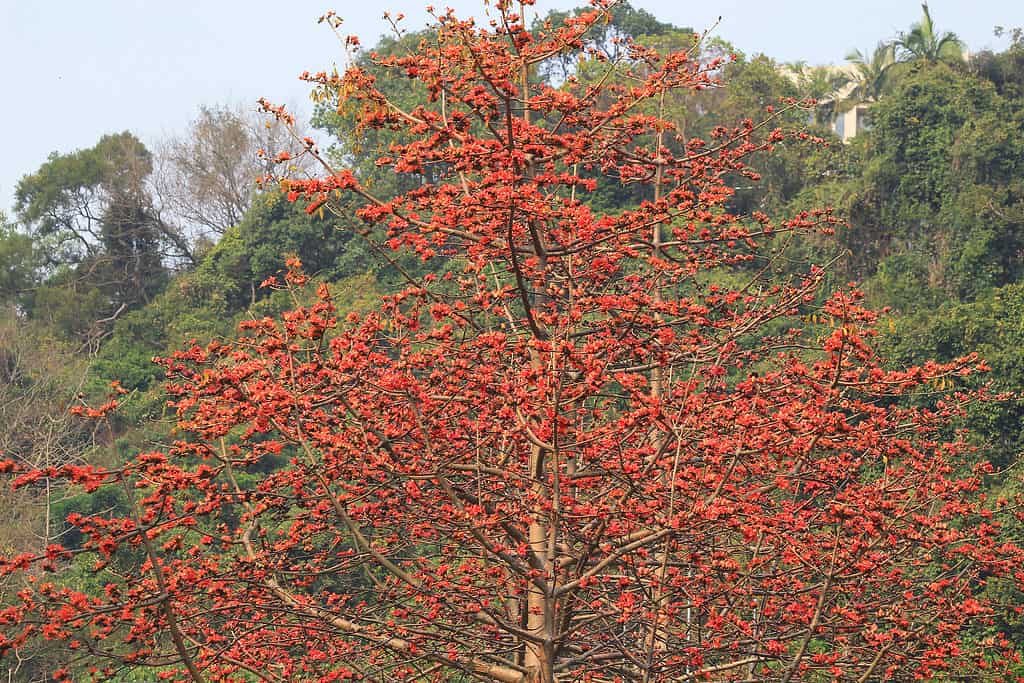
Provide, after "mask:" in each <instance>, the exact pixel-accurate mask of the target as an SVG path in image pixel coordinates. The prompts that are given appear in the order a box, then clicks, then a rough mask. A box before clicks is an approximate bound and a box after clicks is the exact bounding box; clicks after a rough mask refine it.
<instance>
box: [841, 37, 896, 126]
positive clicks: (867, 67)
mask: <svg viewBox="0 0 1024 683" xmlns="http://www.w3.org/2000/svg"><path fill="white" fill-rule="evenodd" d="M846 60H847V61H848V62H850V64H852V65H853V71H852V72H851V73H848V74H847V76H846V89H844V90H843V91H842V96H841V97H840V98H839V103H838V109H839V111H849V110H850V109H852V108H853V107H855V106H857V105H858V104H862V103H871V102H877V101H878V100H879V99H881V97H882V95H884V94H885V93H886V92H888V90H889V87H890V84H891V83H890V81H891V78H890V76H891V69H892V66H893V64H895V63H896V45H895V44H894V43H879V44H878V46H877V47H875V50H874V52H872V53H871V57H870V58H869V57H868V54H867V51H864V52H861V51H860V50H854V51H853V52H850V53H849V54H848V55H846ZM850 86H852V87H850Z"/></svg>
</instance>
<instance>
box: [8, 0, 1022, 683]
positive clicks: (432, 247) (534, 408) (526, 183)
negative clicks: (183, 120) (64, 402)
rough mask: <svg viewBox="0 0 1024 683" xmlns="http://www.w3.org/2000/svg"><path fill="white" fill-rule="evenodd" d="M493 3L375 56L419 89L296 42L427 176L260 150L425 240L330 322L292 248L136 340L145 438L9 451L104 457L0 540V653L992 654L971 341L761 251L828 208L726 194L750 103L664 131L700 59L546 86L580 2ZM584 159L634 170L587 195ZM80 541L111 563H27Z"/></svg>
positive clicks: (199, 660) (387, 160) (101, 656)
mask: <svg viewBox="0 0 1024 683" xmlns="http://www.w3.org/2000/svg"><path fill="white" fill-rule="evenodd" d="M524 4H528V3H524ZM490 11H491V16H492V17H493V18H492V19H491V22H490V25H489V26H484V27H483V28H481V27H480V26H478V25H477V24H475V23H474V22H473V21H472V20H469V21H464V20H460V19H457V18H456V17H454V16H453V15H452V14H451V13H448V14H444V15H440V16H438V24H437V32H436V37H435V38H433V39H432V40H431V41H425V42H424V43H423V44H421V46H420V48H419V50H417V51H416V52H415V53H413V54H409V55H406V56H401V57H388V58H382V60H381V66H382V67H385V68H386V69H387V70H388V71H390V72H392V73H394V74H396V76H397V77H403V78H408V79H412V80H413V81H417V82H418V83H419V84H421V85H422V86H423V87H424V88H425V90H426V92H427V93H428V101H424V102H422V103H421V104H420V105H419V106H416V107H415V108H413V109H407V108H406V109H403V108H401V107H399V106H397V105H396V104H395V103H394V102H392V101H391V100H389V99H388V97H387V96H386V95H385V94H384V93H383V92H382V90H381V89H380V88H379V87H378V84H377V83H376V81H375V79H374V77H372V76H371V75H370V74H369V73H367V72H366V71H364V70H362V69H360V68H357V67H353V68H350V69H349V70H348V71H346V72H345V73H344V74H342V75H329V74H314V75H309V76H308V78H309V79H310V80H311V81H313V82H314V83H315V84H316V86H317V87H318V88H319V89H320V91H321V92H322V93H326V94H328V95H331V96H335V95H336V96H338V97H340V98H342V99H343V100H344V101H345V103H346V106H348V107H355V108H356V109H357V110H358V111H359V125H360V127H361V128H363V129H388V130H391V131H393V132H394V133H395V142H394V143H393V144H392V145H391V149H390V150H389V151H388V152H387V155H386V156H382V158H381V159H380V160H379V162H378V163H379V165H380V166H382V167H389V168H391V169H392V170H393V171H394V172H395V173H408V174H421V173H423V172H424V171H425V169H430V170H431V177H432V178H440V180H436V181H430V182H427V181H424V182H423V183H422V184H421V185H420V186H418V187H416V188H415V189H414V190H412V191H409V192H406V193H404V194H401V195H399V196H396V197H378V196H376V195H375V194H374V193H373V189H372V187H367V186H365V184H364V183H363V182H361V180H360V178H359V177H356V176H355V175H354V174H353V173H351V172H348V171H345V170H337V169H334V168H331V167H330V165H329V164H328V163H326V162H324V166H325V168H326V171H325V174H324V175H323V176H322V177H320V178H318V179H315V180H309V181H285V182H284V184H285V191H287V192H289V195H290V198H291V199H293V200H295V201H304V202H307V203H308V207H309V210H310V211H311V212H314V211H319V210H320V209H324V210H325V211H332V210H338V209H337V207H338V206H339V205H338V202H347V201H350V200H351V199H352V198H355V199H356V200H357V201H358V203H359V205H360V208H359V210H358V217H359V219H360V220H361V221H362V223H360V224H357V225H343V226H341V227H342V228H345V229H351V230H355V231H358V232H360V233H362V234H364V236H365V237H366V238H367V239H368V240H371V241H373V239H374V237H373V235H375V234H378V233H375V232H374V231H373V230H371V228H373V227H374V226H377V227H383V228H385V229H386V233H387V234H386V241H384V242H382V243H380V244H377V243H375V242H374V247H375V248H376V249H378V251H379V252H380V254H381V257H382V258H385V259H391V260H392V262H393V263H396V267H399V266H398V265H397V262H395V261H394V260H393V258H392V257H391V256H390V254H391V252H392V250H400V249H410V250H413V251H415V252H416V253H418V254H420V255H421V256H422V258H423V259H437V260H440V262H441V263H442V265H440V266H438V267H437V268H436V269H435V271H433V272H432V273H431V274H429V275H427V276H425V277H421V278H418V279H417V277H416V276H415V275H414V274H413V273H408V272H407V273H406V275H407V276H408V279H409V282H408V286H407V287H406V288H405V289H403V290H402V291H400V292H398V293H396V294H394V295H392V296H388V297H386V298H385V299H384V300H383V301H382V302H381V305H380V308H379V310H378V311H377V312H375V313H372V314H369V315H365V316H359V315H355V314H349V315H348V316H347V317H346V318H345V319H344V320H342V321H339V320H337V319H336V316H335V308H334V304H333V303H332V301H331V297H330V292H329V290H328V288H327V287H326V286H324V285H320V286H319V287H318V288H317V290H316V297H315V300H314V301H313V303H311V304H308V305H299V304H300V302H301V301H302V300H303V299H302V297H303V296H305V295H304V294H303V292H304V290H305V288H306V287H307V282H306V276H305V275H303V273H302V272H301V267H300V264H298V263H297V262H295V261H292V262H290V263H289V270H288V273H287V275H286V276H285V277H284V279H283V281H281V282H269V283H267V284H268V286H274V287H280V288H286V289H289V290H291V291H292V292H293V293H294V294H295V296H296V308H295V309H294V310H292V311H290V312H288V313H285V314H284V315H283V316H282V317H281V318H280V319H269V318H266V319H259V320H252V321H250V322H246V323H244V324H243V325H242V336H241V338H239V339H238V340H237V341H231V342H216V343H212V344H210V345H209V346H206V347H203V348H201V347H198V346H197V347H193V348H190V349H187V350H185V351H182V352H179V353H177V354H175V355H174V356H173V357H172V358H169V359H165V360H163V361H162V362H163V364H164V365H165V367H166V369H167V376H168V384H167V391H168V393H169V395H170V399H171V405H172V406H173V407H174V408H175V409H176V411H177V416H178V430H177V436H178V440H177V441H176V442H175V443H174V444H173V446H172V447H170V448H168V449H165V450H162V451H154V452H147V453H141V454H139V455H138V456H136V457H134V458H133V459H132V460H131V461H130V462H128V463H127V464H125V465H124V467H122V468H119V469H117V470H96V469H91V468H86V467H65V468H59V469H51V470H37V471H27V472H20V473H18V475H17V476H18V478H17V483H18V485H29V484H30V483H31V482H33V481H35V480H38V479H40V478H44V477H66V478H68V479H71V480H73V481H75V482H78V483H79V484H81V485H82V486H84V487H85V488H86V489H90V490H91V489H95V488H97V487H100V486H113V485H117V486H121V487H122V488H123V490H124V498H125V501H126V509H127V510H128V512H127V513H126V514H123V515H120V516H118V515H116V514H115V515H96V516H85V515H77V516H72V517H71V518H70V519H69V520H68V521H69V523H70V524H72V525H74V526H75V527H77V529H78V530H79V531H80V533H81V534H82V535H83V536H84V537H85V538H86V541H85V543H84V544H83V545H82V546H81V547H80V548H77V549H74V550H73V551H72V550H70V549H66V548H63V547H60V546H53V547H51V548H50V549H49V551H48V552H47V553H46V554H45V555H44V556H39V557H36V556H31V555H25V556H20V557H14V558H9V559H7V560H5V561H4V564H3V571H4V572H5V573H7V574H10V575H12V576H22V575H24V576H26V578H25V579H24V589H23V590H22V591H21V592H20V593H19V597H18V599H17V600H16V601H14V602H13V603H12V604H10V605H9V606H7V607H6V608H5V609H4V610H3V611H2V612H0V623H3V624H5V626H4V629H5V635H4V636H3V637H2V640H0V650H3V651H6V652H8V653H12V652H16V651H17V650H18V648H19V647H21V646H22V645H23V644H24V643H25V642H26V640H27V639H29V638H32V637H36V636H39V635H41V636H42V637H45V638H48V639H51V640H54V641H57V642H59V643H61V644H62V647H66V648H67V651H68V653H69V661H70V660H72V659H74V662H75V663H73V664H70V665H69V670H68V671H62V672H58V674H57V676H58V677H65V678H67V677H70V676H71V670H73V669H74V667H76V666H79V664H80V663H82V662H84V663H86V664H88V665H92V666H93V667H94V670H95V672H96V675H97V677H100V678H102V677H104V676H107V677H109V676H112V675H114V673H115V672H116V671H117V670H118V669H119V668H120V667H124V666H128V667H146V666H155V667H160V668H159V669H158V670H159V671H160V673H159V675H160V676H161V677H163V678H166V679H170V680H191V681H249V680H254V679H256V680H262V681H299V680H301V681H322V682H327V681H339V680H389V681H390V680H414V681H471V680H476V681H491V682H501V683H541V682H543V683H553V682H554V681H595V682H596V681H642V682H644V683H650V682H654V681H705V680H713V681H779V682H782V683H788V682H789V681H816V680H823V681H824V680H841V681H875V680H911V679H914V678H919V679H931V678H941V677H943V676H945V677H949V678H954V677H957V676H974V675H979V674H980V675H985V676H991V677H994V678H992V679H991V680H996V679H998V680H1008V679H1009V678H1010V677H1011V675H1012V672H1013V670H1014V666H1016V665H1017V661H1018V660H1017V655H1016V653H1015V652H1014V651H1013V649H1012V645H1011V643H1009V642H1008V641H1007V640H1006V639H1005V638H1003V637H1002V636H1000V635H998V634H997V633H996V631H995V629H993V628H988V626H990V625H991V624H993V623H995V622H996V620H997V619H998V618H999V616H1000V611H1001V610H1002V609H1003V608H1002V607H1000V606H999V605H997V604H994V603H993V602H991V601H989V600H986V599H985V598H984V597H983V596H982V594H981V590H982V588H983V587H984V586H985V584H986V582H989V581H992V580H994V579H995V578H996V577H1006V578H1007V579H1009V580H1020V579H1021V578H1022V577H1021V575H1020V572H1019V569H1018V567H1019V566H1020V563H1021V559H1022V558H1021V550H1020V548H1019V547H1017V546H1016V545H1015V544H1013V543H1011V542H1009V541H1008V540H1007V538H1005V536H1006V533H1005V532H1004V531H1003V530H1002V527H1001V526H1000V524H999V522H998V521H997V520H996V518H994V517H993V514H992V512H991V511H990V510H989V509H988V508H986V507H985V505H984V504H983V503H982V502H980V501H982V500H983V497H982V496H980V495H979V487H980V485H981V478H982V476H983V475H984V472H985V468H984V467H981V466H979V467H977V468H975V469H974V470H973V471H972V470H970V468H969V467H967V465H966V463H967V462H969V460H968V458H965V457H964V456H965V455H969V451H968V448H967V446H966V445H965V444H964V443H962V442H961V441H960V440H958V439H957V438H956V435H955V434H951V433H950V432H949V430H948V425H949V422H950V419H951V418H952V417H954V416H956V415H958V414H959V413H960V412H961V410H962V407H963V406H964V405H965V404H966V403H967V402H969V401H972V400H977V398H978V397H977V396H973V395H969V394H967V393H957V392H956V391H955V390H954V389H955V386H956V381H957V380H956V378H957V377H958V376H960V375H963V374H967V373H970V372H973V371H975V370H977V369H983V367H982V366H981V364H980V363H979V361H978V360H977V359H976V358H973V357H969V358H963V359H960V360H959V361H957V362H954V363H950V364H944V365H939V364H929V365H925V366H923V367H913V368H909V369H902V370H894V369H891V368H889V367H888V366H886V365H885V364H883V362H882V359H880V358H879V357H878V355H877V354H876V352H875V350H874V349H873V346H872V341H873V338H874V336H875V333H874V331H873V328H872V326H873V324H874V323H875V321H876V315H875V314H874V313H872V312H871V311H869V310H867V309H865V308H864V307H863V306H862V305H861V303H860V299H861V294H860V292H858V291H857V290H856V288H855V287H852V286H851V287H848V288H844V289H843V290H842V291H840V292H837V293H835V294H832V295H830V296H826V295H824V294H822V293H821V292H820V291H819V287H820V285H821V282H822V278H823V270H822V269H821V268H818V267H811V268H810V269H809V270H808V271H807V272H806V273H805V274H803V275H801V276H798V277H795V278H788V279H786V278H783V279H777V278H775V277H774V276H772V275H771V273H772V272H773V270H774V265H775V263H774V260H773V258H774V257H773V256H772V252H767V253H765V252H763V251H762V247H761V245H762V243H766V242H772V241H774V242H775V243H780V242H783V241H784V240H785V237H786V236H787V235H788V234H792V233H799V232H806V231H812V230H824V231H828V230H830V229H831V227H832V226H833V224H834V223H835V219H834V218H833V217H832V216H831V214H830V213H829V212H828V211H824V210H823V211H818V212H809V213H803V214H800V215H797V216H794V217H791V218H788V219H785V220H773V219H771V218H769V217H768V216H765V215H761V214H757V213H755V214H754V215H751V216H739V215H733V214H732V213H730V212H729V210H728V202H729V199H730V196H731V194H732V189H731V182H734V179H735V178H736V177H739V176H748V177H754V179H755V180H756V174H755V173H753V171H751V170H750V169H749V168H747V166H746V165H745V163H744V159H745V158H746V157H748V156H749V155H751V154H752V153H754V152H767V151H770V149H771V147H772V146H773V145H775V144H777V143H779V142H782V141H784V140H786V138H787V135H788V134H785V133H783V132H782V131H780V130H773V129H772V125H773V124H772V123H771V121H772V116H773V114H772V113H771V112H768V113H767V114H766V116H767V120H766V122H765V123H761V124H754V123H753V122H750V121H746V122H742V123H740V124H739V125H738V126H736V127H720V128H718V129H716V130H715V132H714V136H713V137H712V139H710V140H699V139H683V138H681V136H680V135H678V133H677V132H676V130H675V129H674V126H673V124H672V122H671V121H668V120H665V119H664V118H662V116H661V115H660V114H661V111H660V108H659V103H660V102H661V101H662V100H663V98H664V96H665V94H666V93H668V92H670V91H672V90H675V89H690V90H694V91H699V90H701V89H704V88H707V87H710V86H713V85H715V74H716V73H717V71H718V68H719V66H720V62H718V61H717V60H712V61H710V62H707V61H702V60H701V59H700V58H699V55H698V54H697V53H696V52H695V51H693V50H690V51H684V52H679V53H675V54H668V55H658V54H656V53H654V52H652V51H650V50H647V49H645V48H643V47H641V46H639V45H635V44H627V45H625V46H624V47H623V48H622V49H621V50H620V53H621V55H620V58H619V61H618V62H614V63H612V62H609V63H608V65H607V68H608V69H609V73H610V74H611V73H612V71H614V72H615V77H614V78H612V77H609V78H607V79H605V80H599V81H597V82H596V83H591V84H590V85H587V86H581V85H578V84H576V83H575V82H574V81H573V79H572V78H571V77H570V78H569V80H568V81H567V82H566V83H564V84H561V85H559V86H558V87H553V86H552V85H550V84H546V83H544V82H542V81H540V80H538V79H536V78H535V77H534V74H535V73H536V70H537V69H538V67H539V65H541V64H543V63H545V61H546V60H549V59H552V58H553V57H556V56H564V55H566V54H571V53H573V52H574V51H581V50H585V49H586V48H585V37H586V33H587V31H588V29H589V28H590V27H591V26H592V25H594V24H595V23H596V22H600V21H602V16H603V15H602V11H601V9H600V8H597V9H595V10H594V11H593V12H590V13H585V14H582V15H580V16H578V17H574V18H570V19H569V20H567V21H566V22H565V23H564V24H563V25H560V26H556V27H546V28H544V29H542V30H540V31H538V32H534V33H530V32H528V31H527V30H526V28H525V26H526V21H525V19H524V18H523V15H522V11H523V7H522V6H519V5H513V4H512V3H510V2H508V1H507V0H499V1H498V2H497V3H495V5H494V6H492V8H491V10H490ZM326 20H327V21H330V22H332V23H334V24H336V21H337V20H336V19H335V18H334V17H333V16H332V15H329V16H328V17H326ZM349 42H350V44H351V43H352V42H353V41H352V40H351V39H350V41H349ZM588 58H590V59H596V60H601V59H602V58H603V57H602V55H601V54H600V53H599V52H596V51H592V53H591V54H590V55H589V57H588ZM266 106H267V108H268V109H271V110H273V111H275V112H276V113H277V115H278V116H279V117H282V118H284V119H286V120H287V117H288V115H287V114H286V113H285V112H284V111H283V110H280V109H275V108H273V107H272V106H271V105H269V104H267V105H266ZM307 153H308V154H310V155H312V156H315V157H317V158H318V159H319V155H318V153H317V152H316V148H315V147H314V146H313V143H312V141H311V140H310V141H308V142H307ZM321 161H322V160H321ZM600 183H639V184H641V185H642V186H643V187H644V188H645V192H646V199H645V200H644V201H642V202H641V203H640V204H639V205H637V206H635V207H631V208H627V209H624V210H622V211H621V212H620V213H617V214H612V215H595V213H594V212H592V211H591V209H590V208H588V203H587V196H588V193H590V192H592V191H593V190H594V189H595V187H596V186H597V185H598V184H600ZM338 211H339V214H340V213H341V212H340V210H338ZM776 253H777V252H776ZM403 272H405V271H403ZM727 283H728V284H727ZM950 387H953V388H954V389H950ZM940 389H942V390H941V391H940ZM919 394H921V395H923V396H924V398H927V396H932V400H930V401H927V400H920V399H921V396H918V395H919ZM911 397H916V399H918V400H913V401H911V400H908V399H909V398H911ZM112 407H113V403H111V404H108V405H107V406H105V407H103V408H101V409H97V410H96V411H94V412H95V413H96V414H102V413H103V412H104V411H105V410H108V409H110V408H112ZM7 468H8V469H11V466H10V465H8V466H7ZM963 472H966V474H961V473H963ZM75 553H85V554H88V555H92V556H95V558H96V561H97V564H96V567H95V568H94V571H95V572H96V578H97V580H98V581H99V582H100V583H101V584H102V585H103V586H104V588H103V590H102V593H101V594H99V595H96V594H90V593H87V592H84V591H79V590H76V589H75V588H73V587H72V586H71V585H66V584H61V583H60V582H59V581H54V580H52V579H47V578H46V576H45V575H40V576H34V574H36V573H38V570H39V569H41V568H46V567H47V566H50V567H51V568H59V566H60V565H62V564H63V563H65V562H66V560H67V558H68V557H70V556H71V555H73V554H75ZM58 576H59V574H58Z"/></svg>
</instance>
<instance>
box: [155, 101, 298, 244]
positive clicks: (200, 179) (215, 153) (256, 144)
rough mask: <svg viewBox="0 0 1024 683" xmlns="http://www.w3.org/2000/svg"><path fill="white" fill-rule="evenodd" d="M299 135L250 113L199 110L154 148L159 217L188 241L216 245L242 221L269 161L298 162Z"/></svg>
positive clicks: (230, 109)
mask: <svg viewBox="0 0 1024 683" xmlns="http://www.w3.org/2000/svg"><path fill="white" fill-rule="evenodd" d="M302 136H303V133H302V132H301V131H299V130H293V131H289V130H287V129H285V128H284V127H283V126H281V125H280V124H279V123H278V122H276V121H274V120H273V119H267V118H266V117H264V116H261V115H259V114H258V113H257V112H256V111H255V110H253V111H251V112H249V111H245V110H244V109H242V108H240V107H229V106H224V105H222V106H216V107H202V108H201V109H200V110H199V116H198V117H197V118H196V119H195V120H194V121H192V123H191V124H190V126H189V128H188V130H187V131H186V132H185V133H184V134H182V135H178V136H172V137H169V138H167V139H166V140H164V141H162V142H161V143H160V144H159V145H158V146H157V148H156V154H155V161H154V166H155V169H154V173H153V178H152V186H153V188H154V194H155V195H156V197H157V199H158V201H159V206H160V209H161V215H162V217H163V218H164V220H166V221H168V222H170V223H172V224H175V225H178V226H182V231H183V232H186V233H188V234H189V235H190V237H191V239H193V240H196V239H199V240H205V241H206V242H208V243H209V242H213V241H216V239H217V238H218V237H219V236H220V235H222V234H223V233H224V232H225V231H226V230H227V229H228V228H230V227H232V226H234V225H237V224H238V223H239V222H240V221H241V220H242V217H243V216H244V215H245V213H246V211H248V209H249V207H250V206H251V205H252V199H253V197H254V196H255V194H256V191H257V186H256V181H257V179H258V178H259V177H260V176H262V175H264V174H266V173H267V172H269V171H270V170H271V167H272V166H273V163H272V161H271V159H273V158H274V157H276V156H277V155H278V154H280V153H281V152H284V151H288V152H291V153H292V156H294V157H295V158H296V159H297V161H296V162H293V163H295V164H302V163H303V161H302V160H301V159H299V155H298V152H299V151H301V149H302V142H301V140H300V138H301V137H302ZM302 170H303V169H300V168H298V167H296V168H295V169H294V170H293V171H294V172H295V173H301V171H302Z"/></svg>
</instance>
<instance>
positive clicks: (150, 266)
mask: <svg viewBox="0 0 1024 683" xmlns="http://www.w3.org/2000/svg"><path fill="white" fill-rule="evenodd" d="M151 170H152V159H151V156H150V154H149V151H148V150H147V149H146V148H145V146H144V145H143V144H142V143H141V142H140V141H139V140H138V139H137V138H136V137H135V136H134V135H132V134H131V133H128V132H124V133H119V134H116V135H107V136H104V137H103V138H102V139H101V140H100V141H99V142H98V143H97V144H96V145H95V146H94V147H92V148H89V149H84V150H79V151H76V152H72V153H70V154H63V155H62V154H56V153H54V154H51V155H50V157H49V159H48V160H47V161H46V163H44V164H43V165H42V166H41V167H40V168H39V169H38V170H37V171H36V172H35V173H33V174H30V175H27V176H25V177H24V178H22V179H21V181H20V182H19V183H18V187H17V190H16V193H15V202H16V205H15V207H16V211H17V213H18V217H19V218H20V219H21V221H22V222H23V223H24V224H25V225H26V226H27V227H28V228H29V233H30V234H31V235H32V236H33V237H34V238H36V239H38V240H47V241H48V244H49V245H50V247H51V249H50V255H49V259H48V260H49V262H48V263H47V264H46V265H47V266H48V270H49V274H50V275H49V278H48V279H47V281H46V283H45V285H46V286H47V287H50V288H52V289H56V290H58V291H56V292H52V293H50V294H49V295H47V293H41V296H37V298H36V302H35V303H36V304H37V306H36V308H37V309H38V307H39V306H38V305H39V304H41V303H45V304H46V305H50V304H54V303H58V302H59V301H61V300H63V301H64V302H65V303H66V305H68V306H72V307H73V308H74V309H75V310H74V311H69V312H68V313H69V315H66V316H63V317H62V316H57V317H62V320H61V324H62V326H66V327H67V328H68V329H66V331H67V332H68V333H71V334H77V335H81V334H85V335H86V336H87V337H89V338H92V339H95V338H96V337H97V336H102V335H103V334H105V332H108V331H109V325H108V324H107V323H109V322H110V321H112V320H113V319H115V318H116V317H117V316H118V315H120V314H121V313H123V312H124V311H125V310H130V309H132V308H135V307H138V306H140V305H142V304H144V303H145V302H147V301H150V300H151V299H152V298H153V296H154V295H155V294H156V293H157V292H159V291H160V289H161V288H162V287H163V286H164V284H165V283H166V280H167V274H168V273H167V269H166V268H165V265H164V262H165V257H167V256H173V255H175V254H176V252H175V245H176V244H177V242H178V241H179V239H180V236H178V235H176V233H175V232H174V231H173V230H172V229H170V228H169V227H168V226H166V225H165V224H164V223H162V222H161V221H160V219H159V217H158V215H157V212H156V210H155V209H154V207H153V203H152V198H151V196H150V193H149V191H148V188H147V186H146V180H147V177H148V176H149V174H150V172H151ZM37 312H39V313H41V314H42V313H44V311H41V310H40V311H37ZM51 312H52V311H51Z"/></svg>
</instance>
